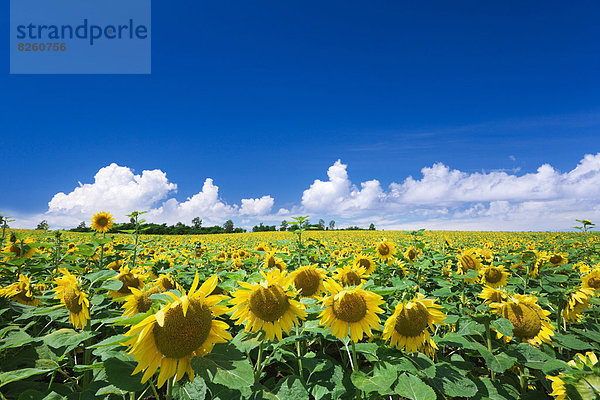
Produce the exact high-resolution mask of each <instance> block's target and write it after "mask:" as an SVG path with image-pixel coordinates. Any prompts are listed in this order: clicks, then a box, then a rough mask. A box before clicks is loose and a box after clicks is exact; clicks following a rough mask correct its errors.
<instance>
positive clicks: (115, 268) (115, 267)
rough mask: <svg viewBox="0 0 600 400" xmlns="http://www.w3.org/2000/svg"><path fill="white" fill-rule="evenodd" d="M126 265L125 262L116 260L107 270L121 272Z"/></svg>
mask: <svg viewBox="0 0 600 400" xmlns="http://www.w3.org/2000/svg"><path fill="white" fill-rule="evenodd" d="M124 265H125V262H124V260H115V261H113V262H111V263H109V264H108V265H107V266H106V268H109V269H112V270H113V271H116V272H119V270H120V269H121V267H123V266H124Z"/></svg>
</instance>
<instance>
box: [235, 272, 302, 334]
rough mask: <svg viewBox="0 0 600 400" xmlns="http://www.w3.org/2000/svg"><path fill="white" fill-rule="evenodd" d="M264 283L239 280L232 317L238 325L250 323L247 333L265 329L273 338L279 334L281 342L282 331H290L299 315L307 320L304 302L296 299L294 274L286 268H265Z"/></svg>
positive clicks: (247, 326)
mask: <svg viewBox="0 0 600 400" xmlns="http://www.w3.org/2000/svg"><path fill="white" fill-rule="evenodd" d="M260 273H261V274H262V276H263V278H264V279H263V280H262V281H261V282H260V283H254V284H250V283H246V282H241V281H238V283H239V284H240V286H241V288H240V289H238V290H236V291H235V292H234V293H233V294H232V296H233V298H232V299H231V300H230V301H229V302H230V304H232V305H233V307H232V311H233V315H232V316H231V318H233V319H235V320H237V321H236V325H241V324H244V323H245V324H246V327H245V328H244V330H245V331H246V332H248V331H252V332H258V331H259V330H261V329H262V330H263V331H265V333H266V334H267V337H268V339H269V340H273V339H274V338H275V336H277V339H279V341H281V339H282V331H283V332H285V333H288V332H289V331H290V329H292V327H293V326H294V324H298V323H299V321H298V318H300V319H305V318H306V312H305V311H304V305H303V304H302V303H299V302H297V301H296V300H292V297H293V293H292V292H289V291H287V289H288V288H289V286H290V283H291V276H289V275H287V273H286V272H285V271H283V272H282V271H280V270H278V269H273V270H270V271H268V272H266V273H265V272H264V271H261V272H260Z"/></svg>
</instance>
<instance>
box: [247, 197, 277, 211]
mask: <svg viewBox="0 0 600 400" xmlns="http://www.w3.org/2000/svg"><path fill="white" fill-rule="evenodd" d="M273 204H275V199H273V198H272V197H271V196H263V197H261V198H260V199H242V206H241V207H240V215H266V214H268V213H269V212H270V211H271V209H272V208H273Z"/></svg>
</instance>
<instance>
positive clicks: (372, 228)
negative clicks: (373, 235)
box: [369, 223, 375, 231]
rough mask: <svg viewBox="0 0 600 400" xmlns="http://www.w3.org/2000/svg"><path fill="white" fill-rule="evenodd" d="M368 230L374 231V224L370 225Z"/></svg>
mask: <svg viewBox="0 0 600 400" xmlns="http://www.w3.org/2000/svg"><path fill="white" fill-rule="evenodd" d="M369 230H370V231H374V230H375V224H373V223H372V224H371V225H369Z"/></svg>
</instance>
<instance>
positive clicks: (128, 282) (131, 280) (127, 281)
mask: <svg viewBox="0 0 600 400" xmlns="http://www.w3.org/2000/svg"><path fill="white" fill-rule="evenodd" d="M119 280H120V281H121V282H123V286H121V289H119V290H118V292H119V293H123V294H129V293H131V290H130V289H129V288H130V287H134V288H138V287H139V286H140V280H139V279H138V278H136V277H135V276H134V275H133V274H132V273H129V274H127V275H123V276H122V277H120V278H119Z"/></svg>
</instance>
